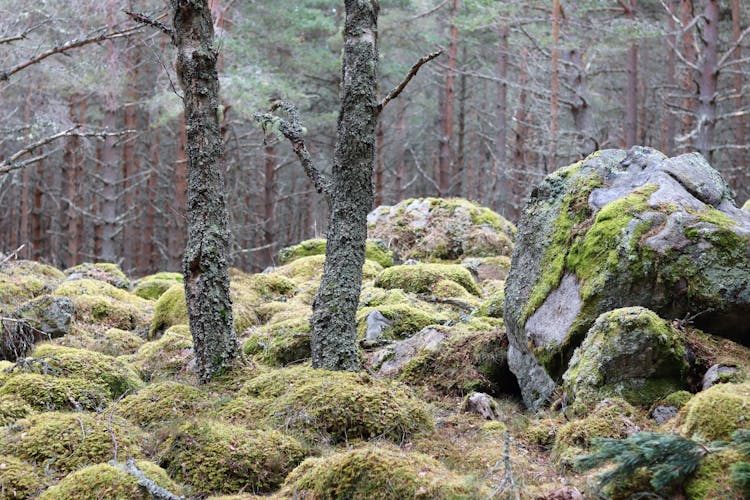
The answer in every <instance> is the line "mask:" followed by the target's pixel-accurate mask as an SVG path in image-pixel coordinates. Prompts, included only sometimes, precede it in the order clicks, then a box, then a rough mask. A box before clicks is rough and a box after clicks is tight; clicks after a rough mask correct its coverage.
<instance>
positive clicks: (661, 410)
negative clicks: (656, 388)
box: [651, 405, 680, 425]
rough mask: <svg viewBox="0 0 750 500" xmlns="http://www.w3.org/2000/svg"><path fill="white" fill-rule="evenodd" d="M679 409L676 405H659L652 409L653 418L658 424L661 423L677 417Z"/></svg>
mask: <svg viewBox="0 0 750 500" xmlns="http://www.w3.org/2000/svg"><path fill="white" fill-rule="evenodd" d="M679 411H680V409H679V408H677V407H676V406H670V405H659V406H656V407H655V408H654V409H653V410H652V411H651V418H653V419H654V420H655V421H656V423H657V424H659V425H661V424H663V423H664V422H666V421H668V420H672V419H673V418H674V417H676V416H677V413H678V412H679Z"/></svg>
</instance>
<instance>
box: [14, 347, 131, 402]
mask: <svg viewBox="0 0 750 500" xmlns="http://www.w3.org/2000/svg"><path fill="white" fill-rule="evenodd" d="M32 358H34V359H37V360H39V362H32V363H31V364H30V369H31V370H32V371H34V372H37V373H39V372H50V373H57V374H59V375H61V376H64V377H74V378H82V379H85V380H88V381H90V382H96V383H99V384H102V385H104V386H106V387H107V388H108V389H109V393H110V395H111V396H112V398H118V397H119V396H120V395H122V394H124V393H126V392H132V391H135V390H137V389H138V388H140V387H141V386H142V385H143V381H142V380H141V379H140V377H139V376H138V374H137V373H136V372H135V371H134V370H133V369H132V368H130V367H129V366H128V365H127V364H125V363H123V362H122V361H118V360H117V359H116V358H114V357H112V356H108V355H106V354H102V353H99V352H94V351H89V350H86V349H74V348H71V347H62V346H57V345H52V344H42V345H40V346H39V347H37V348H36V349H35V350H34V352H33V353H32ZM27 361H28V360H27Z"/></svg>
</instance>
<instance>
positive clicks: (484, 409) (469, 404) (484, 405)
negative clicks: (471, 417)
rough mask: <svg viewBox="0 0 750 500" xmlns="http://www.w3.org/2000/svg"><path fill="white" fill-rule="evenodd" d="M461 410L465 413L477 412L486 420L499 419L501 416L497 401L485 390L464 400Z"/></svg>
mask: <svg viewBox="0 0 750 500" xmlns="http://www.w3.org/2000/svg"><path fill="white" fill-rule="evenodd" d="M461 410H462V411H464V412H465V413H476V414H477V415H479V416H481V417H482V418H484V419H486V420H498V419H499V418H500V412H499V409H498V406H497V403H496V402H495V401H494V400H493V399H492V397H491V396H490V395H489V394H485V393H484V392H475V393H473V394H470V395H469V396H468V397H467V398H466V400H465V401H464V405H463V408H461Z"/></svg>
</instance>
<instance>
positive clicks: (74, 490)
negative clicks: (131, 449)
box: [39, 460, 181, 500]
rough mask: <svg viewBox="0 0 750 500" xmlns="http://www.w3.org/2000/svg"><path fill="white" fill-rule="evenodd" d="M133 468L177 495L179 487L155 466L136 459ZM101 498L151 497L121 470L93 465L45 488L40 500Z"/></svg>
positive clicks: (132, 477) (142, 499) (107, 465)
mask: <svg viewBox="0 0 750 500" xmlns="http://www.w3.org/2000/svg"><path fill="white" fill-rule="evenodd" d="M135 465H136V466H137V467H138V469H140V470H141V471H142V472H143V473H144V474H145V476H146V477H147V478H148V479H150V480H152V481H154V482H155V483H156V484H157V485H159V486H161V487H162V488H166V489H167V490H169V491H170V492H172V493H174V494H175V495H178V494H180V493H181V488H180V486H179V485H177V483H175V482H174V481H172V480H171V479H170V478H169V476H167V473H166V472H165V471H164V469H162V468H161V467H159V466H158V465H156V464H153V463H151V462H147V461H145V460H136V461H135ZM63 498H64V499H69V500H72V499H85V498H92V499H93V498H101V499H105V498H106V499H108V500H109V499H112V500H131V499H132V500H150V499H151V498H152V496H151V494H150V493H149V492H148V491H147V490H146V489H145V488H144V487H142V486H139V485H138V480H137V479H136V478H135V477H134V476H132V475H130V474H128V473H127V472H125V471H124V470H122V469H120V468H117V467H113V466H112V465H109V464H97V465H91V466H89V467H85V468H83V469H81V470H79V471H75V472H73V473H72V474H70V475H68V476H67V477H65V478H64V479H63V480H62V481H60V482H59V483H58V484H56V485H55V486H52V487H51V488H48V489H47V490H46V491H44V492H43V493H42V494H41V495H39V499H40V500H55V499H63Z"/></svg>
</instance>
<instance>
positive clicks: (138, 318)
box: [54, 278, 153, 330]
mask: <svg viewBox="0 0 750 500" xmlns="http://www.w3.org/2000/svg"><path fill="white" fill-rule="evenodd" d="M54 295H58V296H61V297H68V298H70V300H72V301H73V307H74V310H75V315H74V318H75V320H76V321H80V322H83V323H89V324H95V325H97V326H99V327H101V326H106V327H110V328H120V329H123V330H135V329H137V328H143V327H145V326H146V325H148V323H149V321H150V320H151V311H152V310H153V306H152V303H151V302H150V301H148V300H145V299H142V298H140V297H138V296H136V295H133V294H132V293H130V292H127V291H125V290H122V289H120V288H117V287H115V286H113V285H111V284H109V283H107V282H104V281H98V280H94V279H83V278H82V279H78V280H72V281H65V282H64V283H62V284H61V285H60V286H59V287H57V289H55V292H54Z"/></svg>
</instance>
